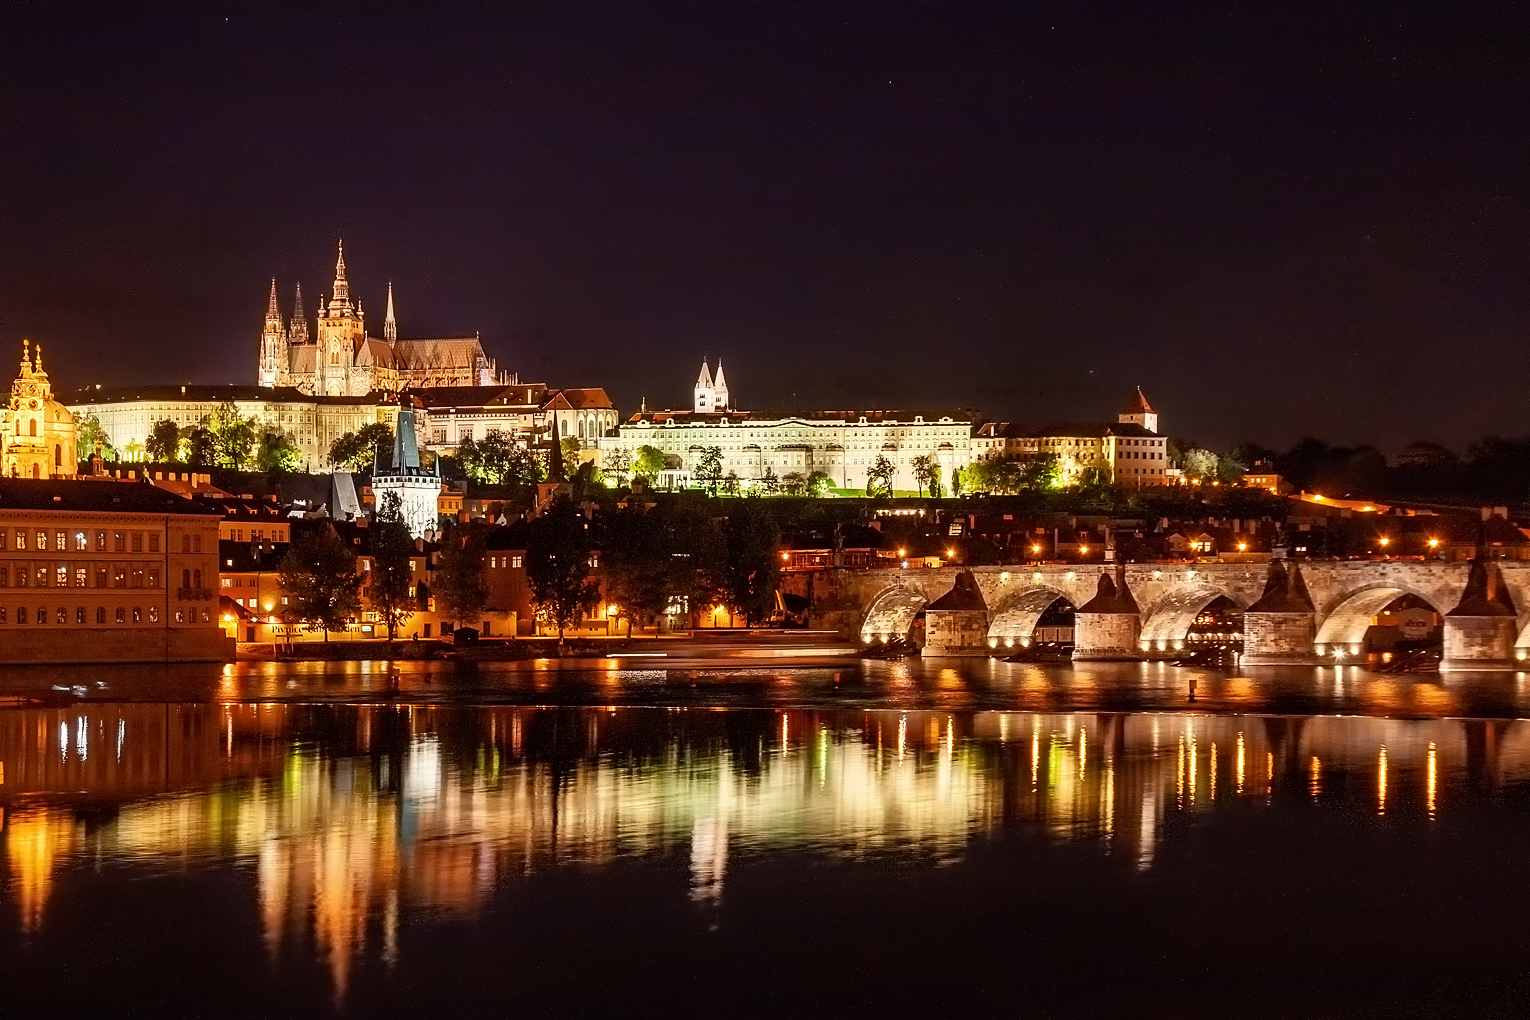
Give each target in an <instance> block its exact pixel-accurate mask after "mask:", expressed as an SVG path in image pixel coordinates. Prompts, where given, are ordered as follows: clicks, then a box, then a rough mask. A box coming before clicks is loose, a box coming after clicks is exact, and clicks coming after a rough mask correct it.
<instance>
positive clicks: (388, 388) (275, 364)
mask: <svg viewBox="0 0 1530 1020" xmlns="http://www.w3.org/2000/svg"><path fill="white" fill-rule="evenodd" d="M506 382H508V380H507V379H506V378H505V377H503V376H501V375H500V374H499V372H498V371H497V370H496V369H495V366H494V359H493V358H490V357H489V356H488V355H487V354H486V353H484V349H483V344H482V343H481V342H480V341H479V339H478V337H476V336H470V337H445V338H440V339H424V340H409V339H400V338H399V335H398V322H397V320H396V319H395V318H394V315H393V285H392V284H391V283H390V284H389V285H388V310H387V314H386V315H385V316H384V317H383V335H382V337H381V338H378V337H373V336H368V335H367V327H366V315H365V313H364V312H363V311H362V307H361V299H360V298H357V299H356V300H355V301H352V300H351V288H350V283H349V282H348V281H347V280H346V278H345V249H344V247H343V246H342V247H341V249H340V253H339V257H338V258H336V260H335V282H334V286H333V288H332V290H331V293H330V297H329V302H328V303H327V304H326V303H325V301H324V298H323V295H320V297H319V315H318V320H317V325H316V327H315V329H314V332H313V334H312V339H310V334H309V332H308V320H307V319H306V318H304V316H303V290H302V285H301V284H299V285H298V287H297V292H296V297H295V300H294V303H293V309H292V318H291V319H290V320H289V321H288V322H286V323H284V322H283V321H282V315H281V311H280V309H279V308H278V307H277V300H276V281H275V280H272V281H271V300H270V302H269V304H268V305H267V308H266V325H265V330H264V331H263V332H262V333H261V337H260V369H259V383H260V385H261V386H265V387H275V386H291V387H294V388H296V389H297V390H299V391H301V392H303V393H307V394H311V395H314V396H321V397H360V396H365V395H366V394H368V393H371V392H373V391H377V390H380V391H384V392H389V393H396V392H398V391H399V390H403V389H420V388H423V387H430V386H493V385H495V384H496V383H499V384H504V383H506Z"/></svg>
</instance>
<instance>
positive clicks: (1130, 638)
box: [1073, 566, 1142, 662]
mask: <svg viewBox="0 0 1530 1020" xmlns="http://www.w3.org/2000/svg"><path fill="white" fill-rule="evenodd" d="M1141 633H1142V613H1141V611H1140V610H1139V609H1138V608H1137V600H1136V599H1134V598H1132V593H1131V590H1130V589H1129V588H1127V586H1126V574H1125V571H1124V570H1123V569H1122V568H1121V567H1120V566H1117V567H1116V578H1115V580H1112V579H1111V576H1110V575H1109V574H1101V575H1100V586H1099V590H1098V591H1097V592H1096V594H1095V596H1094V598H1092V599H1090V600H1089V601H1088V602H1086V603H1084V604H1083V605H1082V606H1080V607H1079V608H1078V610H1077V611H1076V612H1075V613H1074V614H1073V661H1074V662H1112V661H1122V660H1135V659H1140V658H1142V652H1141V650H1140V649H1139V648H1138V645H1137V642H1138V638H1139V637H1140V635H1141Z"/></svg>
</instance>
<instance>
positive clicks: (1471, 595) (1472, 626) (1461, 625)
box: [1440, 559, 1519, 673]
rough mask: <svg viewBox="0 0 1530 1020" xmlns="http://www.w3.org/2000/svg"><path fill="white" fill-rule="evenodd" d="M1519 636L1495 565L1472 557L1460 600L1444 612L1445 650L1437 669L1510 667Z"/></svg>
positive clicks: (1468, 669) (1511, 607)
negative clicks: (1456, 604)
mask: <svg viewBox="0 0 1530 1020" xmlns="http://www.w3.org/2000/svg"><path fill="white" fill-rule="evenodd" d="M1518 637H1519V626H1518V617H1517V615H1516V614H1515V612H1514V603H1513V601H1512V600H1511V599H1510V598H1509V592H1508V589H1507V588H1506V587H1505V586H1504V583H1503V578H1502V576H1500V574H1499V572H1498V568H1497V567H1496V566H1494V565H1492V564H1490V563H1488V562H1486V561H1484V560H1480V559H1479V560H1474V561H1473V562H1472V570H1471V573H1470V574H1469V575H1467V578H1466V591H1465V593H1463V594H1462V596H1461V604H1460V605H1458V606H1456V608H1454V609H1452V610H1451V611H1450V612H1448V613H1446V614H1445V654H1444V657H1443V658H1442V659H1441V660H1440V672H1442V673H1446V672H1466V671H1471V670H1501V669H1513V668H1514V666H1515V661H1514V642H1515V639H1516V638H1518Z"/></svg>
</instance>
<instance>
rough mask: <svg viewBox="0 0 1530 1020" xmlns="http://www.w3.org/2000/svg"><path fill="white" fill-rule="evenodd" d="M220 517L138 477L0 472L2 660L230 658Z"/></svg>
mask: <svg viewBox="0 0 1530 1020" xmlns="http://www.w3.org/2000/svg"><path fill="white" fill-rule="evenodd" d="M221 518H222V514H221V513H220V512H219V511H218V510H217V508H215V507H209V506H207V505H206V504H204V503H200V502H198V501H196V500H191V499H185V498H183V497H180V496H177V495H175V494H174V493H170V492H166V491H165V490H164V489H161V488H158V487H156V486H153V485H149V484H147V483H144V482H121V481H115V480H95V479H88V478H81V479H37V480H33V479H12V478H7V479H0V662H13V663H33V662H198V661H208V662H216V661H225V660H227V659H230V658H232V657H233V656H232V652H233V649H232V646H231V644H230V643H229V642H227V641H226V640H225V638H224V637H223V633H222V630H221V629H220V626H219V622H220V621H219V619H218V522H219V520H220V519H221Z"/></svg>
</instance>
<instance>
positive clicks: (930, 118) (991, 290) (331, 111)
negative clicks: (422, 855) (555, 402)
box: [0, 0, 1530, 449]
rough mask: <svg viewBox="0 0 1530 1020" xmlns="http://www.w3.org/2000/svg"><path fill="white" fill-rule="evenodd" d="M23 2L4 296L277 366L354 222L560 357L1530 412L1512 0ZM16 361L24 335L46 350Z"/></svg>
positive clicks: (502, 349)
mask: <svg viewBox="0 0 1530 1020" xmlns="http://www.w3.org/2000/svg"><path fill="white" fill-rule="evenodd" d="M116 6H117V9H116V10H114V11H107V10H106V9H105V8H106V5H66V4H62V3H0V56H3V60H0V339H3V341H4V350H6V351H11V352H12V353H8V354H5V355H4V362H5V364H12V363H13V362H14V358H15V352H16V348H17V345H18V340H19V338H20V337H22V336H29V337H31V338H32V339H34V340H37V341H40V342H42V343H43V345H44V348H45V350H46V352H47V357H48V361H49V365H48V367H49V368H50V370H51V371H52V373H53V375H54V378H55V381H56V383H59V384H62V385H78V384H90V383H97V382H100V383H106V384H112V383H122V382H151V381H158V382H242V383H253V382H254V371H255V356H256V347H257V343H258V338H259V333H260V329H261V324H262V318H263V314H264V311H265V304H266V292H267V287H268V281H269V279H270V277H272V276H275V277H277V279H278V281H279V284H280V286H281V288H282V294H283V303H284V306H285V305H287V304H288V303H290V300H291V291H292V286H293V283H294V281H297V280H301V281H302V283H303V288H304V298H305V302H306V303H307V306H308V311H309V312H310V313H311V312H312V310H313V306H314V301H315V300H316V299H317V297H318V295H319V294H320V293H321V292H325V293H327V292H328V290H329V286H330V280H331V276H332V267H333V262H334V247H335V241H336V239H337V238H339V237H343V238H344V240H345V246H346V261H347V264H348V266H349V269H350V276H351V281H352V292H353V294H359V295H360V296H361V298H362V299H363V300H364V302H365V303H366V307H367V310H368V315H369V324H371V326H372V330H373V332H374V333H377V334H380V333H381V326H382V322H381V320H382V312H383V304H384V297H385V288H386V285H387V281H388V280H389V279H391V280H392V281H393V282H394V287H395V292H396V295H397V302H398V313H399V319H400V330H401V333H402V334H403V335H406V336H409V335H415V336H419V335H444V334H462V333H471V332H473V331H475V330H477V331H480V332H481V333H482V335H483V337H484V340H485V344H486V346H487V347H488V348H489V351H490V353H491V354H493V355H495V356H496V357H497V358H498V359H499V361H500V364H501V366H502V367H504V368H508V369H510V370H513V371H516V372H519V373H520V375H521V378H522V379H524V380H528V381H530V380H542V381H546V382H548V383H550V384H552V385H567V386H604V387H605V388H606V389H607V390H608V391H609V392H610V393H611V395H612V397H613V398H614V399H615V400H616V402H617V404H618V406H619V407H621V409H622V410H623V411H624V412H630V411H631V410H634V409H635V408H636V407H637V404H638V400H639V398H641V397H645V396H646V397H647V399H648V402H649V406H650V407H655V406H675V405H681V406H689V402H690V386H691V383H692V382H693V380H694V378H695V375H696V372H697V369H698V367H699V364H700V361H701V359H702V357H703V356H708V357H712V358H714V359H715V358H716V357H717V356H719V355H720V356H721V357H722V358H723V359H724V363H725V365H726V366H727V374H728V381H729V384H730V387H731V389H732V392H733V396H734V400H735V403H737V404H739V405H741V406H744V407H749V406H755V407H781V406H796V407H815V406H827V407H845V406H876V405H883V406H899V407H920V408H939V407H963V408H974V409H978V410H980V411H982V412H984V413H985V414H987V415H988V416H991V417H997V418H1002V419H1021V420H1032V421H1046V420H1057V419H1073V420H1078V419H1090V418H1095V419H1099V418H1109V417H1112V416H1113V415H1114V413H1115V412H1116V411H1117V410H1118V409H1119V405H1120V404H1121V403H1122V402H1123V400H1124V398H1125V396H1126V394H1127V393H1128V392H1129V391H1130V388H1131V386H1132V385H1134V384H1137V383H1140V384H1141V385H1142V386H1143V388H1144V389H1145V390H1146V391H1147V393H1148V395H1149V396H1150V397H1151V399H1152V400H1153V402H1154V404H1155V405H1157V409H1158V410H1159V411H1160V412H1161V414H1162V415H1163V424H1164V428H1165V429H1166V430H1167V431H1168V432H1170V433H1171V434H1174V435H1177V436H1180V437H1184V438H1191V439H1198V440H1200V441H1201V442H1204V443H1207V444H1212V445H1219V446H1220V445H1225V444H1230V443H1232V442H1235V441H1238V440H1242V439H1254V440H1258V441H1261V442H1264V443H1267V444H1271V445H1282V446H1283V445H1287V444H1289V443H1291V442H1292V441H1294V440H1295V439H1297V438H1299V437H1300V436H1302V435H1305V434H1313V435H1318V436H1321V437H1323V438H1326V439H1328V440H1330V441H1334V442H1347V443H1353V442H1372V443H1377V444H1379V445H1381V446H1382V447H1383V448H1388V449H1393V448H1396V447H1398V446H1401V445H1403V444H1405V443H1407V442H1409V441H1411V440H1414V439H1418V438H1434V439H1439V440H1442V441H1445V442H1448V443H1451V444H1454V445H1457V446H1458V447H1459V446H1460V445H1462V444H1464V443H1465V442H1466V441H1468V440H1470V439H1473V438H1476V437H1478V436H1480V435H1482V434H1484V433H1487V432H1498V433H1502V434H1506V435H1516V436H1518V435H1525V434H1527V433H1530V401H1527V400H1526V393H1527V384H1526V379H1527V372H1526V369H1527V362H1530V344H1527V342H1526V341H1527V335H1530V197H1527V183H1526V182H1527V170H1530V158H1527V157H1530V141H1527V131H1526V127H1527V124H1526V121H1527V117H1526V114H1527V111H1530V85H1527V73H1526V66H1527V65H1526V61H1525V59H1524V57H1523V53H1522V44H1523V41H1524V39H1525V38H1526V32H1525V31H1524V26H1523V25H1522V24H1521V23H1519V22H1517V21H1515V20H1513V18H1512V15H1511V13H1508V12H1510V11H1511V10H1512V9H1511V8H1507V7H1505V8H1501V9H1500V8H1495V7H1492V6H1482V5H1471V6H1470V7H1468V6H1467V5H1461V4H1440V5H1438V6H1437V7H1436V8H1435V9H1434V10H1433V11H1425V10H1419V9H1407V10H1402V9H1399V8H1400V5H1398V4H1377V5H1374V7H1369V8H1368V7H1363V6H1362V5H1350V4H1335V3H1332V2H1324V3H1313V4H1284V3H1282V4H1274V3H1240V4H1230V5H1227V6H1226V7H1221V6H1212V5H1195V4H1178V5H1161V4H1141V3H1128V2H1116V3H1110V4H1090V3H1080V2H1068V3H1065V4H1057V5H1035V4H1007V5H994V6H979V5H962V4H955V3H917V4H902V3H867V4H834V3H826V2H816V0H815V2H813V3H803V4H789V3H785V2H773V3H757V4H751V3H717V4H697V5H679V4H667V5H658V4H634V3H618V4H611V5H609V6H601V5H590V6H587V5H581V4H565V3H554V4H546V5H523V4H499V5H488V4H482V5H471V6H465V7H460V8H448V7H447V6H445V5H437V4H432V5H426V4H423V3H422V4H416V5H411V6H409V7H393V8H386V7H385V8H378V9H367V10H362V9H361V8H359V7H357V8H351V7H346V8H339V7H332V6H327V5H317V4H310V5H305V6H303V7H284V6H280V5H271V4H266V5H260V6H254V5H248V6H241V5H228V4H224V5H215V4H181V5H177V6H176V7H171V8H164V9H163V11H162V12H160V13H155V12H154V11H153V10H152V9H147V8H139V7H137V6H134V5H116ZM5 372H6V377H7V378H8V377H9V372H10V369H5Z"/></svg>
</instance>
